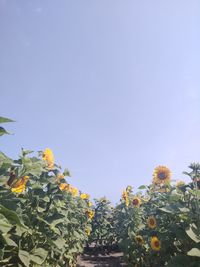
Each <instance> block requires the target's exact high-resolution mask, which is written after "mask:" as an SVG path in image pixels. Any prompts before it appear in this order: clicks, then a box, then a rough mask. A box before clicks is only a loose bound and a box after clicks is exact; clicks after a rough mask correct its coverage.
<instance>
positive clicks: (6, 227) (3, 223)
mask: <svg viewBox="0 0 200 267" xmlns="http://www.w3.org/2000/svg"><path fill="white" fill-rule="evenodd" d="M12 227H13V225H12V224H10V223H9V221H8V220H7V219H6V218H5V216H3V215H2V214H0V231H1V232H2V233H7V232H9V231H10V229H11V228H12Z"/></svg>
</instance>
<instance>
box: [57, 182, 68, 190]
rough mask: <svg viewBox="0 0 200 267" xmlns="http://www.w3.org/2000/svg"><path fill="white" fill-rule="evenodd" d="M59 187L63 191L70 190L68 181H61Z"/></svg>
mask: <svg viewBox="0 0 200 267" xmlns="http://www.w3.org/2000/svg"><path fill="white" fill-rule="evenodd" d="M59 188H60V190H61V191H68V190H69V184H67V183H61V184H60V185H59Z"/></svg>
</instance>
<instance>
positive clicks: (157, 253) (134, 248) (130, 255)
mask: <svg viewBox="0 0 200 267" xmlns="http://www.w3.org/2000/svg"><path fill="white" fill-rule="evenodd" d="M190 168H191V170H192V171H191V172H190V173H187V174H188V175H189V176H190V177H191V179H192V182H191V183H189V184H187V185H186V184H184V183H183V182H178V183H177V184H176V185H170V176H171V174H170V171H169V170H168V169H167V168H166V167H164V166H159V167H157V168H156V169H155V172H154V179H153V182H152V184H151V185H150V186H141V187H140V188H139V189H140V191H139V192H138V193H136V194H133V193H132V188H131V187H128V188H127V189H126V190H125V191H124V192H123V194H122V199H121V204H119V205H118V206H117V207H116V213H115V221H116V232H117V233H118V242H119V245H120V247H121V249H122V250H123V251H124V254H125V257H126V259H127V262H128V263H129V264H130V266H137V267H140V266H141V267H142V266H145V267H151V266H156V267H157V266H168V267H171V266H174V267H179V266H182V267H183V266H185V267H190V266H191V267H192V266H193V267H198V266H200V258H199V257H200V225H199V224H200V220H199V216H200V213H199V205H200V202H199V197H200V190H199V187H198V183H199V178H200V165H198V164H192V165H191V166H190Z"/></svg>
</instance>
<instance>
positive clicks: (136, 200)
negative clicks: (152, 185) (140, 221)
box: [132, 197, 142, 207]
mask: <svg viewBox="0 0 200 267" xmlns="http://www.w3.org/2000/svg"><path fill="white" fill-rule="evenodd" d="M141 202H142V201H141V199H140V198H139V197H134V198H133V200H132V204H133V206H134V207H139V206H140V205H141Z"/></svg>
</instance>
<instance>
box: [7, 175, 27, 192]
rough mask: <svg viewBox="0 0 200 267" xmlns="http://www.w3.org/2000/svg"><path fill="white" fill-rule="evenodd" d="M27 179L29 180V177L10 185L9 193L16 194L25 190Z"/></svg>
mask: <svg viewBox="0 0 200 267" xmlns="http://www.w3.org/2000/svg"><path fill="white" fill-rule="evenodd" d="M28 179H29V176H23V177H21V178H20V179H18V180H17V181H16V182H14V183H12V185H11V191H12V192H13V193H17V194H20V193H22V192H24V191H25V189H26V184H27V182H28Z"/></svg>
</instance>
